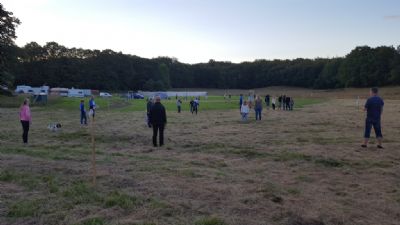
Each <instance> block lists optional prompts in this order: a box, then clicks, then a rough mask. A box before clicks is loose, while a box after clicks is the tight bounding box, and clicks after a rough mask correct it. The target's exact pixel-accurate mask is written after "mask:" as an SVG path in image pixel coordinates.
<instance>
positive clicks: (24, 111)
mask: <svg viewBox="0 0 400 225" xmlns="http://www.w3.org/2000/svg"><path fill="white" fill-rule="evenodd" d="M19 118H20V121H21V124H22V130H23V133H22V141H23V142H24V144H28V132H29V125H30V124H31V123H32V117H31V109H30V108H29V99H25V100H24V103H23V104H22V105H21V108H20V111H19Z"/></svg>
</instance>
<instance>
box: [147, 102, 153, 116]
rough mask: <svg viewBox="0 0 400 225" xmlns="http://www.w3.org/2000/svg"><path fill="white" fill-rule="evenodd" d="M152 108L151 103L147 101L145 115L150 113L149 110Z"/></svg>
mask: <svg viewBox="0 0 400 225" xmlns="http://www.w3.org/2000/svg"><path fill="white" fill-rule="evenodd" d="M152 106H153V102H151V101H148V102H147V114H149V113H150V109H151V107H152Z"/></svg>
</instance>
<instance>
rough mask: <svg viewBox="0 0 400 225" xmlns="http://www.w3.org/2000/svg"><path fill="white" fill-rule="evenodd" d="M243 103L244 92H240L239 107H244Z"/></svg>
mask: <svg viewBox="0 0 400 225" xmlns="http://www.w3.org/2000/svg"><path fill="white" fill-rule="evenodd" d="M242 104H243V94H240V97H239V109H242Z"/></svg>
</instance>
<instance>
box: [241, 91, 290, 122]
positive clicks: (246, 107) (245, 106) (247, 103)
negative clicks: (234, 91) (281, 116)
mask: <svg viewBox="0 0 400 225" xmlns="http://www.w3.org/2000/svg"><path fill="white" fill-rule="evenodd" d="M276 100H277V97H275V96H273V97H271V96H270V95H266V96H265V98H264V102H265V105H266V108H267V109H268V110H269V108H270V106H271V107H272V109H273V110H275V109H278V110H293V107H294V100H293V98H292V97H288V96H286V95H281V96H279V97H278V105H277V104H276ZM239 106H240V113H241V115H242V121H247V119H248V114H249V113H250V109H251V108H253V107H254V112H255V114H256V120H261V115H262V109H263V101H262V99H261V97H260V96H256V95H249V96H248V98H247V100H244V97H243V94H240V97H239Z"/></svg>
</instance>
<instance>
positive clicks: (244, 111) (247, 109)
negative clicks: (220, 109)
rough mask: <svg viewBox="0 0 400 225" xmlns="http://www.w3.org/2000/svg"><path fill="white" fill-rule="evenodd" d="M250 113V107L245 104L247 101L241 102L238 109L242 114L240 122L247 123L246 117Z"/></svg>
mask: <svg viewBox="0 0 400 225" xmlns="http://www.w3.org/2000/svg"><path fill="white" fill-rule="evenodd" d="M249 112H250V107H249V105H248V104H247V101H246V100H245V101H244V102H243V105H242V107H241V108H240V113H241V114H242V121H247V116H248V115H249Z"/></svg>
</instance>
